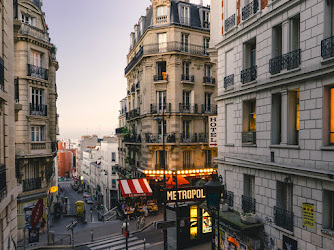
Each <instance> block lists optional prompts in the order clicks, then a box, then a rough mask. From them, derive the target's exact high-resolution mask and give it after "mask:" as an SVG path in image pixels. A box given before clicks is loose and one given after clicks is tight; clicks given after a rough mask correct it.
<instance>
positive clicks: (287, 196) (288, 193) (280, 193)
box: [276, 181, 293, 211]
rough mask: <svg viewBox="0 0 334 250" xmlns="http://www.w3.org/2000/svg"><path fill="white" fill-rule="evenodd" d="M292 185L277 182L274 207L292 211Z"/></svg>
mask: <svg viewBox="0 0 334 250" xmlns="http://www.w3.org/2000/svg"><path fill="white" fill-rule="evenodd" d="M292 198H293V197H292V183H287V182H281V181H277V191H276V206H277V207H279V208H281V209H284V210H286V211H292Z"/></svg>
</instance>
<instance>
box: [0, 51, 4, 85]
mask: <svg viewBox="0 0 334 250" xmlns="http://www.w3.org/2000/svg"><path fill="white" fill-rule="evenodd" d="M0 89H1V90H2V91H4V89H5V65H4V62H3V59H2V58H1V57H0Z"/></svg>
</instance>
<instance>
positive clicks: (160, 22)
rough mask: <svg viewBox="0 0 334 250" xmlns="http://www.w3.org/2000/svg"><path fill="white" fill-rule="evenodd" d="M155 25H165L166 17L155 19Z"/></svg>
mask: <svg viewBox="0 0 334 250" xmlns="http://www.w3.org/2000/svg"><path fill="white" fill-rule="evenodd" d="M155 23H156V24H166V23H167V16H159V17H156V19H155Z"/></svg>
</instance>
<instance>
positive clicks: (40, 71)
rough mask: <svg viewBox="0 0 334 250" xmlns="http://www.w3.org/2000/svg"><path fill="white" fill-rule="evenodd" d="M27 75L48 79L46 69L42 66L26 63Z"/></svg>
mask: <svg viewBox="0 0 334 250" xmlns="http://www.w3.org/2000/svg"><path fill="white" fill-rule="evenodd" d="M28 76H31V77H35V78H39V79H43V80H48V70H47V69H44V68H42V67H38V66H35V65H31V64H28Z"/></svg>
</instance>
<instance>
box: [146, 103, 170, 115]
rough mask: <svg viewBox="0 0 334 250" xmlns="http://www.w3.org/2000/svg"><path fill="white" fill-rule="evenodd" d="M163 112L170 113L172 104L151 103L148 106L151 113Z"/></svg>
mask: <svg viewBox="0 0 334 250" xmlns="http://www.w3.org/2000/svg"><path fill="white" fill-rule="evenodd" d="M163 111H164V112H165V113H171V112H172V104H171V103H167V104H165V105H163V104H151V106H150V113H151V114H160V113H162V112H163Z"/></svg>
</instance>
